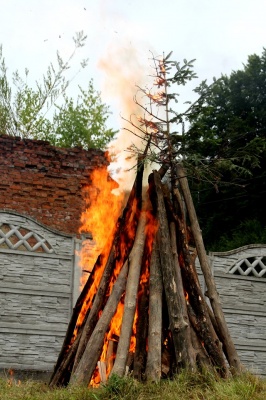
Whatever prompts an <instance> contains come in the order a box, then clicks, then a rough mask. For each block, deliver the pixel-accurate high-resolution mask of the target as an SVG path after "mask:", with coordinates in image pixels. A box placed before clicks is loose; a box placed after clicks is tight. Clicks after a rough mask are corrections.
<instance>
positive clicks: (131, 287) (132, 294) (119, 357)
mask: <svg viewBox="0 0 266 400" xmlns="http://www.w3.org/2000/svg"><path fill="white" fill-rule="evenodd" d="M145 226H146V213H145V212H143V211H142V212H141V215H140V218H139V224H138V228H137V233H136V238H135V243H134V246H133V249H132V252H131V254H130V256H129V264H130V267H129V273H128V280H127V287H126V295H125V303H124V314H123V319H122V326H121V333H120V338H119V342H118V346H117V353H116V359H115V363H114V367H113V369H112V371H111V374H116V375H119V376H124V374H125V371H126V363H127V357H128V351H129V346H130V338H131V334H132V325H133V320H134V315H135V311H136V302H137V292H138V285H139V277H140V269H141V262H142V256H143V250H144V244H145Z"/></svg>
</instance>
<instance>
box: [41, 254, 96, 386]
mask: <svg viewBox="0 0 266 400" xmlns="http://www.w3.org/2000/svg"><path fill="white" fill-rule="evenodd" d="M101 259H102V255H99V257H98V258H97V260H96V263H95V265H94V268H93V270H92V273H91V274H90V276H89V278H88V280H87V282H86V283H85V285H84V287H83V290H82V292H81V293H80V295H79V297H78V299H77V301H76V304H75V307H74V308H73V312H72V316H71V319H70V321H69V324H68V328H67V332H66V335H65V338H64V342H63V345H62V348H61V351H60V353H59V356H58V358H57V361H56V364H55V367H54V370H53V373H52V375H51V378H50V382H49V385H51V386H54V385H57V384H59V385H60V384H61V383H59V382H60V381H61V377H62V375H63V374H64V368H63V367H62V366H63V365H65V366H67V368H69V359H70V358H69V357H68V352H69V350H70V348H71V346H72V344H73V342H74V340H75V338H74V337H73V334H74V330H75V328H76V326H77V321H78V317H79V315H80V312H81V309H82V308H83V307H84V303H85V300H86V298H87V297H88V293H89V291H90V288H91V285H92V283H93V281H94V280H95V279H96V276H97V274H99V271H100V268H101ZM78 331H79V329H77V335H78ZM76 344H77V343H76ZM74 348H75V351H76V350H77V347H74ZM65 358H67V361H66V362H65ZM72 358H73V350H72V352H71V359H72ZM58 370H59V372H58ZM57 382H58V383H57Z"/></svg>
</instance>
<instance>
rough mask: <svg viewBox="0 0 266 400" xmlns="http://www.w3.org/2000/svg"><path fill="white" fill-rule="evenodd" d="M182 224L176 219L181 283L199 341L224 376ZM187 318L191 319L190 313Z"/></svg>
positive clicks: (217, 340) (219, 347) (221, 359)
mask: <svg viewBox="0 0 266 400" xmlns="http://www.w3.org/2000/svg"><path fill="white" fill-rule="evenodd" d="M183 225H184V224H183V221H181V220H178V224H177V228H178V237H179V241H178V245H179V254H180V258H181V260H182V278H183V284H184V288H185V290H186V292H187V293H188V300H189V304H190V305H191V306H192V308H193V310H194V313H195V318H196V326H194V329H195V330H196V332H197V334H198V336H199V339H200V341H201V342H204V346H205V349H206V351H207V352H208V354H209V356H210V358H211V361H212V364H213V365H214V366H215V367H216V368H218V370H219V373H220V374H221V375H222V376H224V377H226V376H227V375H228V369H227V366H226V363H225V359H224V356H223V352H222V347H221V343H220V341H219V339H218V337H217V335H216V332H215V329H214V327H213V325H212V323H211V319H210V316H209V313H208V309H207V305H206V302H205V300H204V296H203V293H202V290H201V287H200V284H199V280H198V276H197V273H196V269H195V266H194V264H193V262H194V260H193V259H192V256H191V254H190V252H189V246H188V243H187V238H186V235H185V229H184V226H183ZM187 307H188V305H187ZM189 319H190V321H191V318H190V315H189Z"/></svg>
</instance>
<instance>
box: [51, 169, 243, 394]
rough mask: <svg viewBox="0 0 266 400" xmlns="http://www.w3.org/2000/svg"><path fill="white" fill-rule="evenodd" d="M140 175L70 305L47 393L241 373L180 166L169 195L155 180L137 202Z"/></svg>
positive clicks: (151, 179)
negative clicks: (118, 381)
mask: <svg viewBox="0 0 266 400" xmlns="http://www.w3.org/2000/svg"><path fill="white" fill-rule="evenodd" d="M142 175H143V168H142V167H139V168H138V172H137V176H136V180H135V183H134V186H133V188H132V191H131V193H130V196H129V198H128V201H127V205H126V207H125V209H124V211H123V215H122V216H121V218H120V219H119V221H118V223H117V227H116V232H115V235H114V238H113V241H112V245H111V248H110V250H109V256H108V258H105V259H104V258H103V256H102V255H100V256H99V257H98V259H97V261H96V263H95V266H94V269H93V271H92V273H91V275H90V277H89V279H88V281H87V283H86V284H85V286H84V288H83V290H82V292H81V294H80V297H79V299H78V301H77V303H76V306H75V308H74V310H73V315H72V318H71V321H70V323H69V327H68V331H67V333H66V336H65V340H64V344H63V347H62V350H61V352H60V354H59V357H58V360H57V363H56V365H55V368H54V372H53V375H52V377H51V381H50V385H51V386H53V385H67V384H68V383H69V382H70V383H73V384H86V385H89V384H92V385H93V384H95V383H98V382H100V381H106V380H107V379H108V376H109V375H112V374H117V375H120V376H123V375H125V374H127V373H128V372H129V373H132V374H133V376H134V377H135V378H137V379H139V380H142V379H149V380H159V379H160V378H161V377H163V376H171V375H173V374H175V373H178V371H179V370H180V369H181V368H190V369H196V368H198V367H203V366H213V367H215V368H216V369H217V370H218V372H219V373H220V374H221V376H224V377H226V376H227V375H228V374H229V373H230V371H231V372H233V373H237V372H239V371H240V370H241V364H240V361H239V358H238V355H237V353H236V350H235V347H234V344H233V342H232V340H231V337H230V334H229V331H228V329H227V325H226V322H225V319H224V315H223V312H222V309H221V304H220V301H219V296H218V293H217V290H216V287H215V283H214V280H213V277H212V274H211V270H210V267H209V263H208V259H207V256H206V253H205V249H204V245H203V241H202V236H201V233H200V228H199V225H198V221H197V217H196V213H195V209H194V206H193V202H192V199H191V195H190V191H189V188H188V183H187V179H186V177H185V173H184V170H183V168H182V166H181V165H178V166H177V170H176V182H175V187H174V189H173V190H171V192H170V191H169V189H168V186H166V185H164V184H163V183H162V181H161V175H162V173H161V171H159V172H157V171H154V172H153V173H152V174H151V175H150V177H149V189H148V193H147V194H148V199H147V200H145V201H144V196H145V193H142V192H147V190H143V189H142ZM187 220H188V221H189V222H187ZM103 223H104V221H103ZM106 230H107V232H108V227H106ZM191 243H193V245H194V246H195V251H194V253H193V252H192V251H191ZM196 254H197V256H198V259H199V262H200V265H201V269H202V272H203V275H204V278H205V281H206V286H207V296H208V297H209V300H210V306H209V305H208V304H207V302H206V300H205V297H204V295H203V293H202V290H201V287H200V284H199V279H198V275H197V272H196V268H195V255H196Z"/></svg>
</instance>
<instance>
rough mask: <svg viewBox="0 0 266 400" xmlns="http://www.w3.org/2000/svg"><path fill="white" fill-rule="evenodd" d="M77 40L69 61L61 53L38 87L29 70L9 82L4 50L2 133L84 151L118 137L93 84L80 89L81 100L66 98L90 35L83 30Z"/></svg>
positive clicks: (0, 59) (0, 79)
mask: <svg viewBox="0 0 266 400" xmlns="http://www.w3.org/2000/svg"><path fill="white" fill-rule="evenodd" d="M73 41H74V50H73V52H72V54H71V55H70V57H69V58H68V60H66V61H65V60H63V59H62V57H61V56H60V54H59V53H58V52H57V64H56V66H54V65H53V64H52V63H50V65H49V66H48V68H47V71H46V73H45V74H44V75H43V77H42V80H41V81H36V82H35V85H33V86H32V85H30V84H29V83H28V81H29V70H28V69H25V74H24V76H23V77H22V76H21V75H20V74H19V73H18V71H16V72H15V73H13V75H12V83H10V80H9V77H8V69H7V66H6V63H5V58H4V57H3V52H2V46H0V134H8V135H12V136H21V137H23V138H32V139H46V140H49V141H50V142H51V143H52V144H54V145H57V146H61V147H69V146H77V145H79V146H83V147H84V148H91V147H94V148H104V147H105V146H106V144H107V143H108V141H110V140H111V139H112V138H113V136H114V135H115V133H116V132H115V131H113V130H112V129H108V128H107V127H106V121H107V119H108V116H109V114H110V111H109V107H108V106H107V105H106V104H104V103H102V101H101V98H100V93H99V92H97V91H95V90H94V87H93V81H92V80H91V81H90V82H89V85H88V89H86V90H85V89H82V88H80V94H79V95H78V98H77V99H76V101H75V100H74V99H73V98H71V97H69V96H68V95H67V89H68V87H69V85H70V83H71V81H72V79H73V78H72V79H70V80H68V79H67V78H66V73H67V71H69V70H70V69H71V61H72V59H73V57H74V56H75V55H76V52H77V50H78V49H79V48H81V47H83V46H84V44H85V41H86V36H85V35H84V33H83V32H82V31H81V32H78V33H77V34H76V36H75V37H74V38H73ZM87 62H88V61H87V60H82V61H81V62H80V69H83V68H85V67H86V66H87ZM78 72H79V71H78ZM78 72H76V74H77V73H78ZM76 74H75V75H76ZM62 99H63V102H62Z"/></svg>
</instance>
